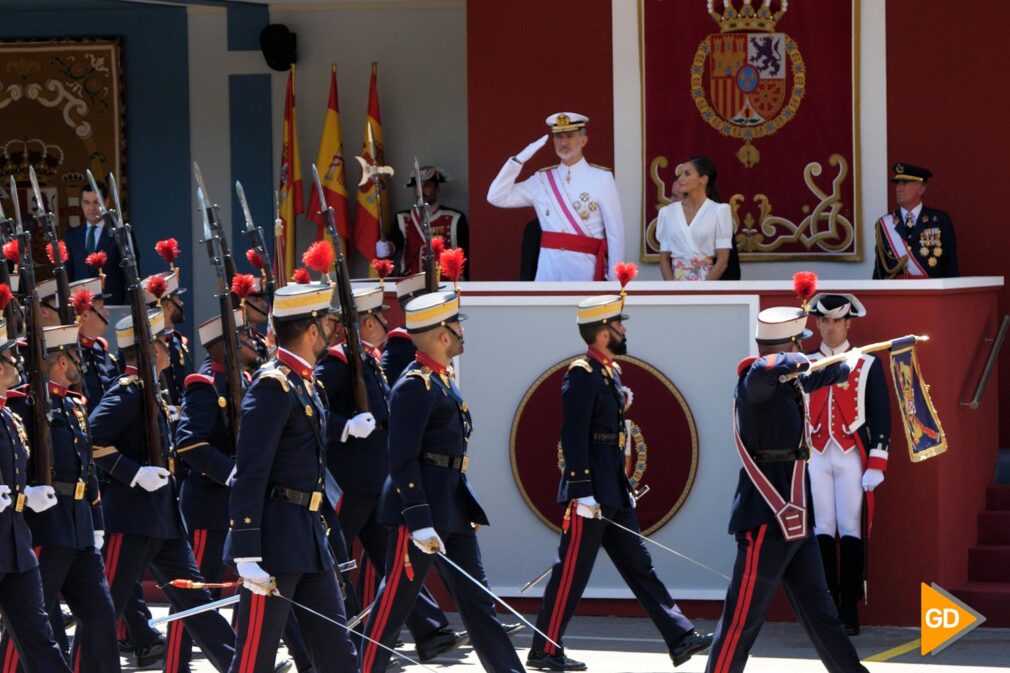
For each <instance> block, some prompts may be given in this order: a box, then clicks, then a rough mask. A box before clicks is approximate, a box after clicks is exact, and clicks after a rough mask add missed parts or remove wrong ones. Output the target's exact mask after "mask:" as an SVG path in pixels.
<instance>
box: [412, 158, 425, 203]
mask: <svg viewBox="0 0 1010 673" xmlns="http://www.w3.org/2000/svg"><path fill="white" fill-rule="evenodd" d="M414 192H415V194H416V195H417V205H418V207H421V206H423V205H424V190H422V189H421V167H420V166H418V165H417V157H414Z"/></svg>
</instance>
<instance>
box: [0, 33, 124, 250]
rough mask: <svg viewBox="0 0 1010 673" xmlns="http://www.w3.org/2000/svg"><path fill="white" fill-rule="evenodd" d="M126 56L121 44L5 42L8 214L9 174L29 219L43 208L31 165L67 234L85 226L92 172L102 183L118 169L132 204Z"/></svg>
mask: <svg viewBox="0 0 1010 673" xmlns="http://www.w3.org/2000/svg"><path fill="white" fill-rule="evenodd" d="M120 55H121V45H120V42H119V40H117V39H109V40H52V41H19V42H0V119H2V122H0V150H2V152H3V157H2V159H3V164H2V167H0V177H2V180H3V182H2V188H3V196H4V199H5V204H4V205H5V209H8V210H7V216H8V217H10V216H11V212H10V210H9V207H10V205H11V204H10V202H9V200H8V199H9V198H10V197H9V195H8V194H7V192H8V191H10V190H9V184H10V178H9V176H10V175H13V176H14V179H15V180H16V181H17V186H18V194H17V198H18V200H19V202H20V206H21V212H22V214H23V215H24V216H26V217H27V216H29V215H32V214H34V213H35V212H36V211H37V209H38V204H37V202H36V199H35V197H34V195H33V194H32V189H31V184H30V182H29V180H28V168H29V166H31V167H34V169H35V173H36V175H37V176H38V179H39V183H40V186H41V188H42V189H41V191H42V198H43V200H45V201H46V204H45V205H46V208H47V209H48V210H49V211H51V212H53V213H54V214H55V216H56V222H57V228H58V231H59V234H60V236H61V237H62V236H63V235H64V233H65V232H66V230H67V228H68V227H76V226H79V225H80V224H81V222H82V217H81V211H80V207H79V203H80V190H81V187H82V186H83V185H84V184H85V183H86V182H87V175H86V173H85V171H86V169H89V168H90V169H91V172H92V173H94V175H95V177H96V178H98V179H99V180H103V181H104V179H105V176H106V174H107V173H109V172H112V173H113V174H114V175H115V176H116V180H117V182H118V183H119V188H120V194H121V196H122V198H123V199H124V200H125V198H126V194H125V185H124V184H123V182H124V180H123V179H122V177H123V174H124V164H125V158H126V150H125V140H126V136H125V131H124V127H123V125H124V122H123V113H124V110H123V100H124V96H123V77H122V65H121V61H120ZM124 208H125V206H124ZM33 238H34V237H33ZM34 242H35V241H34V240H33V248H35V247H37V246H35V245H34ZM41 249H42V248H40V250H41ZM36 260H38V256H37V255H36Z"/></svg>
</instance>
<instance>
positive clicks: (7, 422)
mask: <svg viewBox="0 0 1010 673" xmlns="http://www.w3.org/2000/svg"><path fill="white" fill-rule="evenodd" d="M10 300H11V293H10V288H9V287H7V286H6V285H0V304H2V306H0V313H2V307H3V306H6V303H7V302H8V301H10ZM15 346H16V342H15V341H14V340H13V339H11V338H9V337H8V335H7V324H6V322H5V321H4V320H3V318H2V315H0V426H2V427H3V432H0V537H2V538H3V540H4V544H2V545H0V610H2V611H3V616H4V626H5V631H6V632H8V633H9V634H10V635H11V636H12V637H13V640H14V643H15V644H16V647H17V652H16V654H17V655H18V657H19V658H20V659H23V660H25V661H28V662H30V666H31V670H32V671H33V673H70V668H69V667H68V666H67V663H66V661H64V659H63V653H62V652H61V651H60V647H59V645H57V644H56V641H55V640H53V630H52V626H51V625H50V623H49V615H47V614H46V610H45V607H44V599H43V594H42V578H41V575H40V572H39V561H38V559H37V558H36V556H35V553H34V552H33V550H32V544H33V543H32V533H31V530H30V529H29V527H28V523H27V521H26V520H25V510H26V509H30V510H32V511H35V512H44V511H45V510H46V509H48V508H50V507H52V506H53V505H55V504H56V499H55V494H54V492H53V489H52V487H48V486H29V485H28V472H29V469H28V457H29V453H30V448H29V445H28V435H27V433H26V431H25V426H24V421H23V420H22V418H21V417H20V416H19V415H17V414H16V413H14V412H12V411H11V410H10V409H9V408H8V407H7V402H8V400H9V399H14V398H17V397H22V398H23V397H24V393H18V392H16V391H14V390H12V388H13V387H14V386H16V385H18V383H19V382H20V380H21V373H20V371H19V366H20V362H19V359H18V355H17V350H16V348H15ZM10 654H11V655H14V654H15V653H14V652H11V653H10ZM5 662H6V660H5ZM112 670H115V669H112Z"/></svg>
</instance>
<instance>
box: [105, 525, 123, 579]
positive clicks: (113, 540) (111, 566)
mask: <svg viewBox="0 0 1010 673" xmlns="http://www.w3.org/2000/svg"><path fill="white" fill-rule="evenodd" d="M122 546H123V534H122V533H113V534H112V535H111V536H109V542H108V544H106V545H105V549H106V552H105V581H106V582H108V583H109V588H110V589H111V588H112V581H113V580H114V579H115V578H116V566H117V565H118V564H119V549H120V547H122Z"/></svg>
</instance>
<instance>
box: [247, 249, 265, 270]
mask: <svg viewBox="0 0 1010 673" xmlns="http://www.w3.org/2000/svg"><path fill="white" fill-rule="evenodd" d="M245 258H246V259H247V260H249V263H250V264H251V265H252V267H253V268H254V269H256V270H257V271H262V270H263V255H261V254H259V253H258V252H256V250H255V248H249V249H248V250H246V251H245Z"/></svg>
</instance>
